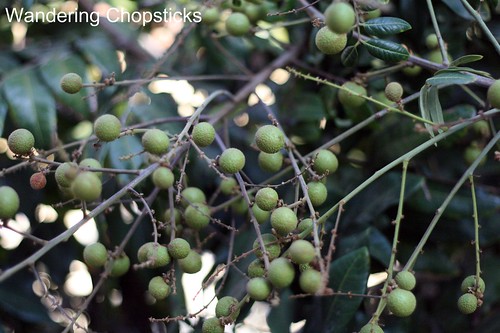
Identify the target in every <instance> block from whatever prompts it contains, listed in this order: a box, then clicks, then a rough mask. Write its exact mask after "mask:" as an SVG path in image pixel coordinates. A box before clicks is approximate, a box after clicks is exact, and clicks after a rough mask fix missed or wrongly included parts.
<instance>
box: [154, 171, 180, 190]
mask: <svg viewBox="0 0 500 333" xmlns="http://www.w3.org/2000/svg"><path fill="white" fill-rule="evenodd" d="M151 178H152V179H153V184H154V185H155V186H156V187H158V188H159V189H161V190H167V189H169V188H170V187H172V185H174V181H175V177H174V173H173V172H172V170H170V169H169V168H166V167H159V168H158V169H156V170H155V171H154V172H153V174H152V175H151Z"/></svg>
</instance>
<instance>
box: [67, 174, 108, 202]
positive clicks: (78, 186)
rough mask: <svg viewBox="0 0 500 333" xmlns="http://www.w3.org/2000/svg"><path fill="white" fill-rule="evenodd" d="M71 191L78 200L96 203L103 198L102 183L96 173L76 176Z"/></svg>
mask: <svg viewBox="0 0 500 333" xmlns="http://www.w3.org/2000/svg"><path fill="white" fill-rule="evenodd" d="M71 191H72V192H73V195H74V196H75V197H76V198H77V199H80V200H83V201H94V200H97V199H99V197H100V196H101V192H102V183H101V180H100V179H99V177H98V176H97V175H96V174H95V173H93V172H90V171H84V172H81V173H79V174H78V176H76V178H75V180H74V181H73V183H72V184H71Z"/></svg>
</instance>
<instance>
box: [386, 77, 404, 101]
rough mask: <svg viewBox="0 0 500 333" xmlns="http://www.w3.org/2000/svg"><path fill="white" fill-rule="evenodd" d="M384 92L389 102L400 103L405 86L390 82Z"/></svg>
mask: <svg viewBox="0 0 500 333" xmlns="http://www.w3.org/2000/svg"><path fill="white" fill-rule="evenodd" d="M384 92H385V96H386V97H387V99H388V100H390V101H393V102H399V101H400V100H401V97H403V86H402V85H401V84H400V83H399V82H389V83H388V84H387V86H385V91H384Z"/></svg>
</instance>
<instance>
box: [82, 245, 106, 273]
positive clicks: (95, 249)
mask: <svg viewBox="0 0 500 333" xmlns="http://www.w3.org/2000/svg"><path fill="white" fill-rule="evenodd" d="M107 260H108V250H106V247H105V246H104V245H103V244H102V243H99V242H97V243H93V244H89V245H87V246H85V248H84V249H83V261H85V263H86V264H87V265H89V266H90V267H101V266H104V264H105V263H106V261H107Z"/></svg>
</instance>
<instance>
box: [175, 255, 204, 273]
mask: <svg viewBox="0 0 500 333" xmlns="http://www.w3.org/2000/svg"><path fill="white" fill-rule="evenodd" d="M178 262H179V266H180V268H181V269H182V271H183V272H184V273H188V274H194V273H198V272H199V271H200V270H201V256H200V255H199V254H198V253H197V252H196V251H194V250H191V251H189V254H188V255H187V257H185V258H182V259H179V260H178Z"/></svg>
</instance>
